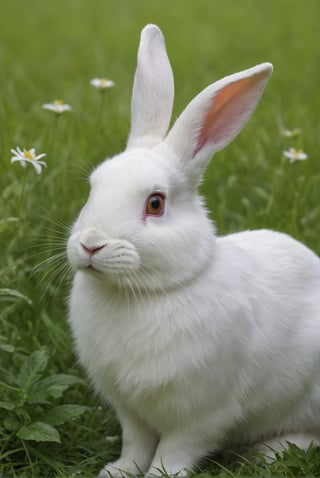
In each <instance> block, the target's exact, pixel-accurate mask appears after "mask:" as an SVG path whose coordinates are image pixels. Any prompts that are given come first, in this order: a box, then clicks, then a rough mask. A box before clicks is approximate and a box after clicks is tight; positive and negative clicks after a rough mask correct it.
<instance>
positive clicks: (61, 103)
mask: <svg viewBox="0 0 320 478" xmlns="http://www.w3.org/2000/svg"><path fill="white" fill-rule="evenodd" d="M53 104H54V105H57V106H61V105H64V101H63V100H54V102H53Z"/></svg>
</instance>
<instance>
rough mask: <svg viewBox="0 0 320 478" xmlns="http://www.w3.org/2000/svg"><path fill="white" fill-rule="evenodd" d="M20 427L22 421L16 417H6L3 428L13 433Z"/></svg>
mask: <svg viewBox="0 0 320 478" xmlns="http://www.w3.org/2000/svg"><path fill="white" fill-rule="evenodd" d="M20 425H21V423H20V421H19V420H18V419H17V418H16V417H14V416H9V417H6V418H5V419H4V420H3V426H4V427H5V429H6V430H9V431H11V432H13V431H15V430H18V428H19V427H20Z"/></svg>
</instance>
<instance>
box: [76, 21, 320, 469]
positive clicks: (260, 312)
mask: <svg viewBox="0 0 320 478" xmlns="http://www.w3.org/2000/svg"><path fill="white" fill-rule="evenodd" d="M271 71H272V66H271V65H270V64H269V63H263V64H261V65H258V66H255V67H253V68H250V69H248V70H245V71H242V72H240V73H236V74H234V75H231V76H228V77H226V78H224V79H222V80H220V81H217V82H216V83H214V84H212V85H210V86H208V87H207V88H206V89H205V90H204V91H202V92H201V93H200V94H199V95H198V96H196V98H195V99H194V100H193V101H191V103H190V104H189V105H188V106H187V108H186V109H185V110H184V111H183V113H182V114H181V116H180V117H179V118H178V120H177V121H176V123H175V124H174V126H173V127H172V129H171V130H170V132H169V133H168V134H167V129H168V126H169V121H170V117H171V110H172V103H173V96H174V87H173V76H172V71H171V67H170V63H169V60H168V57H167V54H166V49H165V44H164V40H163V36H162V33H161V31H160V30H159V28H158V27H156V26H155V25H147V26H146V27H145V28H144V29H143V31H142V34H141V40H140V46H139V51H138V64H137V70H136V75H135V80H134V87H133V97H132V118H131V120H132V121H131V132H130V136H129V140H128V144H127V148H126V150H125V151H124V152H123V153H121V154H119V155H117V156H116V157H114V158H112V159H108V160H106V161H104V162H103V163H102V164H101V165H100V166H98V167H97V169H96V170H95V171H94V172H93V174H92V175H91V179H90V182H91V192H90V195H89V199H88V201H87V203H86V205H85V206H84V208H83V209H82V211H81V213H80V215H79V217H78V219H77V220H76V222H75V224H74V226H73V229H72V233H71V236H70V238H69V241H68V257H69V261H70V263H71V265H72V266H73V269H74V271H75V276H74V282H73V288H72V292H71V298H70V324H71V328H72V331H73V336H74V339H75V343H76V348H77V352H78V355H79V358H80V361H81V363H82V364H83V366H84V367H85V368H86V370H87V372H88V374H89V376H90V378H91V380H92V381H93V383H94V385H95V387H96V389H97V390H98V391H99V392H101V393H102V395H103V396H104V397H105V398H106V399H107V400H108V401H109V402H110V403H111V404H112V406H113V407H114V409H115V411H116V413H117V415H118V418H119V420H120V423H121V426H122V431H123V446H122V453H121V457H120V458H119V460H118V461H116V462H114V463H111V464H108V465H106V466H105V468H104V469H103V470H102V471H101V472H100V475H99V477H100V478H102V477H106V476H108V475H109V474H110V473H111V474H113V475H121V471H125V472H130V473H136V472H138V470H140V471H143V472H148V473H159V470H160V469H165V470H166V472H167V473H168V474H170V475H172V474H175V473H178V472H180V473H182V474H183V473H184V472H185V470H188V469H192V468H193V467H194V466H195V465H196V464H197V462H198V461H199V459H200V458H201V457H203V456H204V455H206V454H208V453H209V452H215V451H217V450H221V449H224V448H226V447H229V448H230V447H233V446H234V447H236V446H238V445H246V446H251V445H252V446H255V449H257V450H263V448H262V446H263V445H262V444H265V446H268V444H271V445H272V447H278V449H280V448H279V447H280V444H281V446H285V444H286V441H291V442H294V443H297V444H300V445H302V446H304V447H306V446H308V445H309V443H311V442H312V441H314V442H316V441H317V438H318V433H319V430H320V377H319V375H320V260H319V258H318V256H316V255H315V254H314V253H313V252H311V251H310V250H309V249H307V248H306V247H305V246H304V245H302V244H301V243H299V242H297V241H295V240H294V239H292V238H290V237H289V236H287V235H286V234H281V233H277V232H273V231H269V230H258V231H246V232H242V233H237V234H232V235H229V236H226V237H216V236H215V230H214V226H213V224H212V222H211V220H210V219H209V218H208V215H207V211H206V209H205V207H204V204H203V200H202V199H201V198H200V197H199V195H198V193H197V186H198V184H199V183H200V182H201V178H202V175H203V172H204V170H205V167H206V165H207V164H208V162H209V160H210V158H211V157H212V155H213V153H215V152H216V151H218V150H219V149H221V148H223V147H224V146H226V145H227V144H228V143H229V142H230V141H232V139H233V138H234V137H235V136H236V135H237V134H238V133H239V131H240V129H241V128H242V127H243V125H244V124H245V123H246V121H247V120H248V118H249V116H250V115H251V113H252V111H253V110H254V108H255V106H256V104H257V102H258V100H259V98H260V96H261V94H262V91H263V88H264V86H265V84H266V82H267V80H268V77H269V75H270V74H271ZM259 444H261V446H260V445H259Z"/></svg>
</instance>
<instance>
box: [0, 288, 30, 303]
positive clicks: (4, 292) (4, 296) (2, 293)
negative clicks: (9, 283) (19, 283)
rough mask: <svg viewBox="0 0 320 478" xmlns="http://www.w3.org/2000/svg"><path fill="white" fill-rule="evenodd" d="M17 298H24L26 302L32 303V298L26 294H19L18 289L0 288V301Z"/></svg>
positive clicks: (16, 299) (10, 300) (15, 299)
mask: <svg viewBox="0 0 320 478" xmlns="http://www.w3.org/2000/svg"><path fill="white" fill-rule="evenodd" d="M18 300H24V301H25V302H27V304H29V305H32V300H31V299H29V297H27V296H26V295H24V294H21V292H19V291H18V290H14V289H0V301H9V302H12V301H14V302H16V301H18Z"/></svg>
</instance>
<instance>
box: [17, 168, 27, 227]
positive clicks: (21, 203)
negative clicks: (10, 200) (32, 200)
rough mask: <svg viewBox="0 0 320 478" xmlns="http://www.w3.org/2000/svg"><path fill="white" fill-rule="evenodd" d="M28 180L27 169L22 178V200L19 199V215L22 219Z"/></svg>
mask: <svg viewBox="0 0 320 478" xmlns="http://www.w3.org/2000/svg"><path fill="white" fill-rule="evenodd" d="M26 182H27V170H25V172H24V175H23V178H22V185H21V191H20V200H19V206H18V217H19V218H20V219H21V217H22V205H23V197H24V191H25V188H26Z"/></svg>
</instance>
